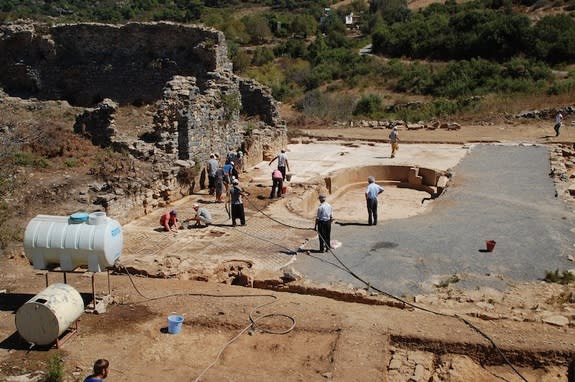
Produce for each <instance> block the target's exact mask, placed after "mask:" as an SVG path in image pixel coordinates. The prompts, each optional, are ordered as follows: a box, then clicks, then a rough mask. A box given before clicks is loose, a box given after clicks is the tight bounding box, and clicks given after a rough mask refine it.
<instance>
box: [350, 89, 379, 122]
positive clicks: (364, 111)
mask: <svg viewBox="0 0 575 382" xmlns="http://www.w3.org/2000/svg"><path fill="white" fill-rule="evenodd" d="M381 111H382V99H381V97H380V96H378V95H375V94H367V95H363V96H361V98H360V100H359V101H358V102H357V104H356V105H355V108H354V109H353V115H362V116H367V117H374V116H375V115H376V113H380V112H381Z"/></svg>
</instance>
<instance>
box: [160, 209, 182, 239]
mask: <svg viewBox="0 0 575 382" xmlns="http://www.w3.org/2000/svg"><path fill="white" fill-rule="evenodd" d="M160 225H161V226H162V227H164V231H166V232H168V231H172V232H176V233H177V232H178V213H177V212H176V210H171V211H169V212H166V213H165V214H163V215H162V217H161V218H160Z"/></svg>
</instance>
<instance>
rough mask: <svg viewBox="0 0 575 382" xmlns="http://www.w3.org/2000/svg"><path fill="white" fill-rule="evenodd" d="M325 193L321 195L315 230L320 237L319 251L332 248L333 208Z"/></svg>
mask: <svg viewBox="0 0 575 382" xmlns="http://www.w3.org/2000/svg"><path fill="white" fill-rule="evenodd" d="M325 199H326V197H325V195H323V194H322V195H320V196H319V203H320V205H319V207H318V209H317V214H316V217H315V230H316V231H317V236H318V238H319V251H320V252H327V251H329V250H330V249H331V245H330V243H331V222H332V221H333V209H332V208H331V206H330V205H329V203H328V202H326V201H325Z"/></svg>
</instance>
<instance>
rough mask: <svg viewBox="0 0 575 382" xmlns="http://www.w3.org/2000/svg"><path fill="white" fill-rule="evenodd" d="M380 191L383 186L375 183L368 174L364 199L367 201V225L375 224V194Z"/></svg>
mask: <svg viewBox="0 0 575 382" xmlns="http://www.w3.org/2000/svg"><path fill="white" fill-rule="evenodd" d="M382 192H383V187H381V186H380V185H379V184H377V183H375V178H374V177H373V176H368V177H367V188H366V190H365V201H366V202H367V222H368V223H369V225H377V195H379V194H381V193H382Z"/></svg>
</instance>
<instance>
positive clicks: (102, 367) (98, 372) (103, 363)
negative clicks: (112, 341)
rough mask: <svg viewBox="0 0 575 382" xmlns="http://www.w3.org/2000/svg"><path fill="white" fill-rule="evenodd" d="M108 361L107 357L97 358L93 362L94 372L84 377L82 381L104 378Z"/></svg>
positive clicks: (90, 381)
mask: <svg viewBox="0 0 575 382" xmlns="http://www.w3.org/2000/svg"><path fill="white" fill-rule="evenodd" d="M109 368H110V362H108V360H107V359H103V358H102V359H99V360H97V361H96V362H95V363H94V374H92V375H90V376H88V377H86V379H84V382H98V381H102V380H104V379H106V377H107V376H108V369H109Z"/></svg>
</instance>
